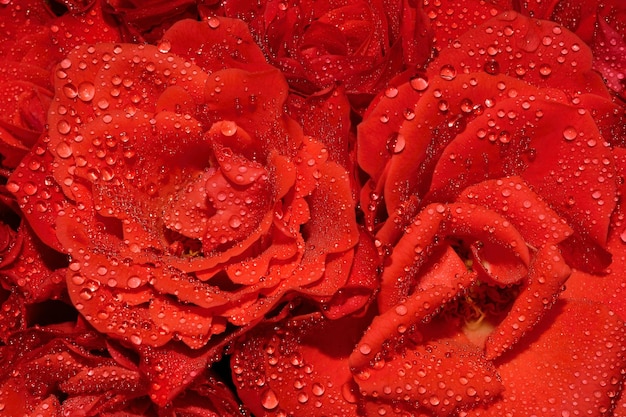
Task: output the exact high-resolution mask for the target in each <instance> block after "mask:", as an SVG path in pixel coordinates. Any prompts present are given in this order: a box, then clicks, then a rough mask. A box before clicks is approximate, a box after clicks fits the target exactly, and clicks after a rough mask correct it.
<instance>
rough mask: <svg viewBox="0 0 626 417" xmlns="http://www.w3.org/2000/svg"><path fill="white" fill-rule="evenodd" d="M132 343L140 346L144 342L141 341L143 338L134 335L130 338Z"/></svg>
mask: <svg viewBox="0 0 626 417" xmlns="http://www.w3.org/2000/svg"><path fill="white" fill-rule="evenodd" d="M130 341H131V342H132V343H133V344H134V345H140V344H141V342H142V340H141V336H139V335H137V334H134V335H132V336H130Z"/></svg>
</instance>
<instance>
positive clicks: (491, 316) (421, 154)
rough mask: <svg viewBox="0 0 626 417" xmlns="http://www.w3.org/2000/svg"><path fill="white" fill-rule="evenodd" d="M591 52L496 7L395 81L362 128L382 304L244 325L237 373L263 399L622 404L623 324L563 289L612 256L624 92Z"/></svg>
mask: <svg viewBox="0 0 626 417" xmlns="http://www.w3.org/2000/svg"><path fill="white" fill-rule="evenodd" d="M591 62H592V55H591V53H590V51H589V49H588V47H587V46H586V45H585V44H584V43H583V42H582V41H581V40H580V39H578V38H576V37H575V36H574V35H573V34H572V33H570V32H568V31H567V30H566V29H564V28H562V27H561V26H559V25H556V24H554V23H552V22H548V21H539V20H535V19H529V18H526V17H523V16H521V15H519V14H517V13H515V12H507V13H504V14H502V15H499V16H497V17H496V18H494V19H491V20H487V21H486V22H485V23H483V24H481V25H478V26H477V27H476V28H474V29H471V30H469V31H467V32H465V33H462V34H461V36H460V37H458V38H457V39H454V38H452V39H451V40H450V43H449V44H448V45H447V46H446V45H442V46H441V50H440V55H439V56H438V58H437V59H436V60H434V61H433V62H431V63H430V64H429V66H428V68H426V70H425V71H415V72H412V73H408V74H407V75H406V76H402V77H398V78H397V79H396V80H394V81H392V82H391V83H390V86H389V87H388V88H387V89H386V90H385V91H384V92H383V93H382V94H381V95H380V96H379V97H378V98H377V99H376V100H375V101H374V102H373V104H372V106H371V107H370V108H369V109H368V111H367V112H366V113H365V119H364V122H363V123H362V124H361V125H360V126H359V132H358V133H359V137H358V140H359V142H358V149H357V150H358V156H359V159H358V162H359V164H360V166H361V167H362V168H363V169H364V170H365V171H366V172H367V173H368V174H369V176H370V179H369V181H368V183H367V184H366V186H365V187H364V188H363V191H362V195H361V196H362V206H363V208H364V210H365V214H366V223H367V225H368V226H369V227H370V230H372V231H373V232H374V233H376V237H377V238H378V244H379V246H380V247H381V248H382V249H384V250H385V251H387V252H388V253H389V256H388V258H387V260H386V262H385V264H384V267H383V272H382V278H381V286H380V291H379V293H378V296H377V304H376V306H372V307H371V308H370V309H369V310H368V311H367V312H365V313H363V315H362V316H356V315H355V316H352V317H350V318H345V319H341V320H339V321H335V322H328V321H326V320H324V319H321V318H319V317H318V316H315V315H312V316H303V317H298V318H294V319H291V320H288V321H286V322H285V323H281V324H280V325H274V327H273V328H274V329H275V331H276V332H277V335H276V336H271V335H268V334H267V331H265V332H264V330H263V329H262V328H259V329H258V333H257V332H256V331H255V332H253V333H249V334H247V335H246V336H244V337H242V339H240V342H239V344H238V346H237V347H236V348H235V352H236V353H235V355H234V356H233V362H232V366H233V374H234V378H235V382H236V384H237V387H238V390H239V392H240V396H241V397H242V399H243V400H244V402H246V404H248V406H249V407H250V408H251V409H252V410H253V412H255V413H256V415H282V414H284V413H289V412H294V413H297V415H299V416H300V415H302V416H306V415H318V414H319V413H318V411H317V409H324V410H326V409H330V410H332V412H334V413H336V414H341V415H420V416H432V415H463V416H465V415H507V414H512V415H516V414H517V413H519V414H520V415H546V413H547V415H563V414H564V413H571V414H576V413H580V414H589V415H605V414H607V413H610V412H611V411H612V410H613V409H614V408H615V407H616V406H617V404H618V403H617V398H618V397H619V395H620V391H621V384H622V382H623V369H624V367H625V365H626V362H625V356H624V355H625V348H624V341H625V338H626V333H625V331H626V330H625V327H624V322H623V320H622V319H620V318H618V317H616V315H615V313H614V312H612V311H609V310H608V309H607V308H606V306H603V305H602V304H600V303H597V302H592V301H590V300H586V299H582V300H581V299H580V298H579V297H569V296H568V297H563V296H561V295H560V294H561V293H562V291H563V289H564V284H566V282H567V280H568V278H569V277H570V275H571V273H572V268H577V269H582V270H584V271H587V272H588V273H592V274H599V273H605V272H607V270H606V268H607V266H609V265H610V263H611V259H612V258H613V259H614V258H615V256H620V255H621V254H620V249H621V248H616V247H615V246H609V245H608V244H607V241H608V240H607V237H608V236H609V235H612V234H613V233H615V232H611V233H610V231H611V228H612V227H613V228H615V227H619V226H617V224H615V223H613V224H612V223H611V221H610V218H611V215H612V213H614V210H615V208H616V202H617V201H618V200H617V197H618V195H619V194H618V186H619V184H620V182H621V181H622V179H623V176H624V172H623V164H620V163H617V161H616V158H618V157H619V155H621V150H620V149H619V148H618V146H619V145H620V144H621V143H622V142H621V138H619V137H615V136H614V135H612V132H614V131H615V127H616V125H617V124H618V123H619V116H618V115H619V106H617V105H615V104H614V103H613V102H612V101H611V96H610V94H609V92H608V91H607V89H606V88H605V87H604V85H603V82H602V80H601V78H600V77H599V75H598V74H596V73H595V72H593V71H592V70H591ZM394 82H396V83H394ZM618 230H619V229H618ZM622 262H623V260H622ZM616 266H617V267H619V263H618V264H617V265H616ZM620 282H621V283H623V280H621V279H615V284H614V285H615V286H619V285H620V284H619V283H620ZM597 299H598V301H601V302H603V303H606V299H604V298H603V297H598V298H597ZM617 304H618V305H621V304H620V303H619V301H618V302H617ZM320 329H321V330H320ZM348 329H350V331H348ZM566 332H567V333H568V334H569V335H571V340H570V339H569V338H563V337H562V335H563V334H564V333H566ZM336 334H345V335H346V337H345V338H344V339H343V340H342V343H339V344H333V343H331V342H330V341H331V340H335V339H336V336H333V335H336ZM596 360H597V361H598V362H596ZM329 368H330V369H332V370H333V372H332V373H331V372H328V371H327V369H329ZM278 369H280V370H281V376H282V378H273V377H272V375H275V374H276V372H277V370H278ZM249 372H252V373H253V377H252V378H250V377H249ZM244 375H246V377H243V376H244ZM251 380H252V381H256V380H263V381H266V383H265V384H264V385H261V386H255V385H254V384H252V383H250V381H251ZM547 387H549V389H547ZM294 410H297V411H294Z"/></svg>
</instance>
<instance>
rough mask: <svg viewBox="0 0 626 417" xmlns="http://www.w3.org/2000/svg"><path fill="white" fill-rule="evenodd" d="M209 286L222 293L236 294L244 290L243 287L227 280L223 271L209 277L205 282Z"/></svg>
mask: <svg viewBox="0 0 626 417" xmlns="http://www.w3.org/2000/svg"><path fill="white" fill-rule="evenodd" d="M207 283H208V284H209V285H213V286H216V287H218V288H219V289H220V290H222V291H226V292H237V291H238V290H240V289H242V288H245V287H246V286H245V285H242V284H235V283H234V282H232V281H231V280H230V278H228V275H227V274H226V272H225V271H220V272H218V273H217V274H215V275H214V276H213V277H211V279H210V280H208V281H207Z"/></svg>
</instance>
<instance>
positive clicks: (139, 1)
mask: <svg viewBox="0 0 626 417" xmlns="http://www.w3.org/2000/svg"><path fill="white" fill-rule="evenodd" d="M105 3H106V6H105V9H106V10H107V12H109V13H110V14H112V15H113V16H116V17H117V18H118V19H119V20H120V21H121V22H122V24H123V25H122V28H123V30H124V32H127V33H126V35H130V37H134V38H135V41H136V40H137V39H145V40H146V41H149V42H156V41H157V40H159V39H161V37H162V36H163V34H164V33H165V31H166V30H167V29H169V28H170V26H172V25H173V24H174V23H176V22H177V21H178V20H183V19H197V18H198V11H197V7H196V1H195V0H176V1H164V0H150V1H146V0H106V1H105Z"/></svg>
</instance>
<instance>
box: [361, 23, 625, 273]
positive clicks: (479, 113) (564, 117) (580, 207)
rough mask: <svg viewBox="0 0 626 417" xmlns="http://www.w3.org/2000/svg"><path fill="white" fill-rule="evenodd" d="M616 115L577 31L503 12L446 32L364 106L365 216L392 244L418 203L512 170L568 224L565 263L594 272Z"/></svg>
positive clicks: (608, 198) (602, 254)
mask: <svg viewBox="0 0 626 417" xmlns="http://www.w3.org/2000/svg"><path fill="white" fill-rule="evenodd" d="M620 123H621V111H620V108H619V107H618V106H616V105H615V104H613V103H612V102H611V99H610V95H609V93H608V91H607V90H606V88H605V87H604V85H603V83H602V80H601V78H600V77H599V75H598V74H597V73H595V72H594V71H592V70H591V53H590V51H589V49H588V48H587V46H586V45H585V44H584V43H583V42H582V41H580V40H579V39H577V38H576V37H575V36H574V35H573V34H571V33H570V32H568V31H567V30H564V29H562V28H561V27H560V26H558V25H556V24H554V23H552V22H547V21H535V20H530V19H528V18H525V17H522V16H519V15H517V14H516V13H515V12H507V13H506V14H504V15H501V16H500V17H498V18H496V19H494V20H491V21H488V22H486V23H484V24H483V25H481V26H478V27H477V28H476V29H473V30H471V31H468V32H466V33H465V34H464V35H463V36H462V37H461V38H459V39H458V40H455V41H453V42H452V43H451V44H450V45H449V46H448V47H447V48H446V49H445V50H443V51H442V52H441V54H440V56H439V58H438V59H436V60H435V61H433V62H432V63H431V64H430V65H429V67H428V69H427V71H426V72H423V73H414V74H413V75H412V77H411V78H410V80H408V82H405V83H403V84H398V85H396V86H393V87H391V88H390V89H389V90H387V91H386V93H385V94H384V95H381V97H380V98H379V99H378V101H376V102H375V104H374V105H373V106H371V108H370V109H369V111H368V113H367V115H366V118H365V120H364V122H363V123H362V124H361V125H360V126H359V134H360V136H359V149H358V150H359V163H360V165H361V167H362V168H363V169H364V170H365V171H366V172H367V173H368V174H369V175H370V177H371V180H370V181H369V186H366V187H365V189H364V190H363V193H362V202H363V203H362V204H363V206H364V207H367V208H368V211H367V214H368V217H369V224H370V226H371V227H372V228H375V229H377V236H378V237H379V239H380V240H381V241H382V242H383V243H390V244H393V243H394V242H395V241H397V239H398V238H399V236H400V234H401V233H402V230H403V227H404V225H405V224H406V223H407V222H409V221H410V219H411V218H412V217H413V216H414V215H415V214H416V213H417V211H418V210H419V209H420V207H423V206H424V204H427V203H429V202H446V201H453V200H454V199H455V198H456V196H457V195H458V193H459V192H460V191H461V190H463V189H464V188H465V187H467V186H468V185H471V184H473V183H477V182H480V181H483V180H485V179H489V178H498V177H502V176H510V175H519V176H521V177H522V178H523V179H524V180H525V181H526V182H528V183H529V185H530V186H531V188H532V189H533V190H535V192H537V193H538V194H539V195H541V196H542V198H544V199H545V200H546V201H547V202H548V204H549V205H550V206H551V207H552V208H553V209H554V210H556V211H557V213H558V214H559V215H560V216H562V217H563V218H565V219H566V220H567V222H568V224H569V225H570V226H571V227H572V228H573V229H574V234H573V235H572V236H571V237H570V238H568V239H567V240H566V241H564V242H563V243H562V244H561V247H562V249H563V250H564V251H565V255H566V256H567V258H568V261H569V262H570V263H571V265H574V266H577V267H581V268H584V269H588V270H594V271H599V270H602V269H603V267H605V266H606V265H607V264H608V262H609V259H608V258H609V257H608V255H607V252H606V251H605V250H604V249H603V247H604V246H605V244H606V236H607V232H608V224H609V217H610V213H611V212H612V211H613V208H614V206H615V201H614V198H615V192H616V185H615V184H616V183H615V168H614V165H613V162H612V156H611V153H610V146H616V145H620V144H621V143H623V138H621V137H619V136H616V135H615V133H617V132H619V126H620ZM555 154H556V155H562V156H561V157H555ZM386 216H389V218H390V219H389V220H388V221H386V222H385V223H384V224H380V225H378V224H377V222H379V221H380V220H381V219H385V218H386ZM378 229H380V230H378ZM583 247H585V248H586V249H585V250H582V248H583ZM579 252H580V253H579Z"/></svg>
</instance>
